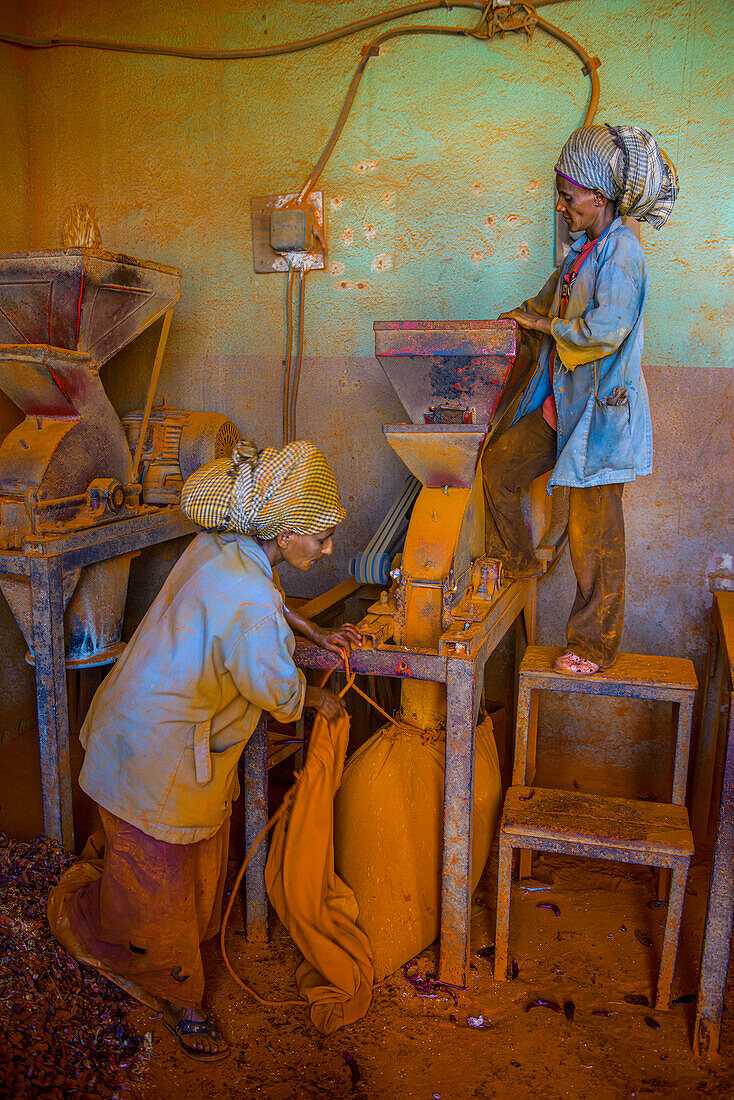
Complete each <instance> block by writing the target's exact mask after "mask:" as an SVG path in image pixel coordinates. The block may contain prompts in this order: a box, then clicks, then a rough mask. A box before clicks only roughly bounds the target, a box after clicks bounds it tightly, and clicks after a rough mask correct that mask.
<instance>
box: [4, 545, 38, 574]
mask: <svg viewBox="0 0 734 1100" xmlns="http://www.w3.org/2000/svg"><path fill="white" fill-rule="evenodd" d="M30 571H31V569H30V566H29V564H28V558H27V557H26V556H25V554H19V553H15V552H10V551H7V550H0V575H2V576H9V577H27V576H29V575H30Z"/></svg>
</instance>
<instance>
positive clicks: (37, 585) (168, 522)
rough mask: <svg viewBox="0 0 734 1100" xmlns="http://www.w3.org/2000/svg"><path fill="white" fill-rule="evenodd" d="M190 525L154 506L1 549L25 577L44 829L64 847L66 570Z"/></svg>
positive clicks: (68, 800)
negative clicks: (15, 547)
mask: <svg viewBox="0 0 734 1100" xmlns="http://www.w3.org/2000/svg"><path fill="white" fill-rule="evenodd" d="M196 530H198V528H197V527H196V526H195V525H194V524H193V523H191V521H190V520H188V519H186V517H185V516H184V514H183V512H182V511H181V510H180V508H158V509H156V510H155V511H151V512H147V513H143V514H142V515H139V516H134V517H133V518H131V519H121V520H115V521H113V522H111V523H106V524H101V525H100V526H99V527H88V528H85V529H84V530H81V531H71V532H69V533H68V534H59V535H55V534H54V535H43V536H37V535H35V536H32V537H31V538H27V539H26V540H25V541H24V542H23V548H22V550H18V551H7V550H4V551H0V574H5V575H8V576H15V577H28V578H29V580H30V585H31V606H32V614H33V655H34V658H35V662H36V703H37V708H38V740H39V747H40V752H41V787H42V795H43V828H44V832H45V833H46V835H47V836H50V837H51V838H52V839H53V840H56V841H58V842H59V844H61V845H62V846H63V847H64V848H65V849H66V850H67V851H73V850H74V816H73V805H72V793H71V768H70V759H69V710H68V703H67V696H66V665H65V662H64V591H63V588H64V574H67V573H71V572H72V571H73V570H75V569H80V568H82V567H83V566H85V565H92V564H93V563H94V562H99V561H105V560H106V559H108V558H116V557H118V556H119V555H121V554H129V553H131V552H134V551H136V550H143V549H145V548H146V547H148V546H156V545H158V543H161V542H167V541H168V540H169V539H175V538H179V537H181V536H182V535H188V534H193V533H194V532H195V531H196Z"/></svg>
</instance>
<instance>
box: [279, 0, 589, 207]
mask: <svg viewBox="0 0 734 1100" xmlns="http://www.w3.org/2000/svg"><path fill="white" fill-rule="evenodd" d="M536 20H537V22H536V26H538V27H540V29H541V30H543V31H545V33H546V34H548V35H550V37H552V38H556V39H557V40H558V41H559V42H561V43H562V44H563V45H564V46H567V47H568V49H570V50H572V51H573V53H575V54H576V56H577V57H578V58H580V60H581V61H582V62H583V64H584V72H585V73H586V74H587V76H588V77H589V80H590V82H591V96H590V98H589V106H588V108H587V110H586V117H585V118H584V122H583V125H584V126H590V125H591V123H592V121H593V119H594V116H595V114H596V108H597V106H598V103H599V75H598V73H597V71H596V70H597V67H598V65H599V60H598V58H592V57H590V56H589V55H588V54H587V53H586V51H585V50H584V48H583V46H581V45H580V44H579V43H578V42H577V41H576V39H575V38H572V37H571V35H570V34H566V32H565V31H562V30H561V29H560V28H559V27H556V26H554V25H553V24H552V23H548V22H547V21H546V20H545V19H541V18H540V16H537V17H536ZM480 23H481V20H480ZM480 23H478V24H477V26H476V27H474V28H472V29H471V30H468V29H466V28H464V27H433V26H420V27H397V28H395V29H394V30H390V31H385V32H384V33H383V34H380V35H378V36H377V38H374V39H373V40H372V41H371V42H369V43H368V44H367V45H366V46H363V48H362V56H361V58H360V61H359V64H358V65H357V69H356V72H355V74H354V76H353V77H352V82H351V84H350V85H349V89H348V91H347V94H346V98H345V100H344V105H343V107H342V109H341V112H340V114H339V117H338V119H337V120H336V125H335V126H334V129H333V130H332V132H331V136H330V137H329V140H328V141H327V143H326V145H325V147H324V151H323V153H322V154H321V156H320V157H319V159H318V161H317V162H316V165H315V166H314V169H313V171H312V172H311V175H310V176H309V177H308V179H307V180H306V182H305V183H304V185H303V187H302V188H301V191H300V193H299V195H298V199H297V202H299V203H302V202H305V200H306V199H307V198H308V196H309V195H310V194H311V192H312V191H313V189H314V187H315V186H316V181H317V180H318V178H319V176H320V175H321V173H322V172H323V170H324V168H325V167H326V164H327V161H328V159H329V157H330V156H331V154H332V152H333V150H334V147H335V145H336V143H337V141H338V140H339V138H340V136H341V132H342V130H343V129H344V126H345V123H346V121H347V118H348V116H349V111H350V109H351V106H352V104H353V102H354V98H355V96H356V94H357V89H358V88H359V85H360V83H361V80H362V76H363V75H364V71H365V69H366V68H367V64H368V62H369V60H370V58H371V57H376V56H377V55H378V53H379V49H380V46H381V45H383V43H385V42H388V41H389V40H390V39H392V38H402V37H405V36H407V35H414V34H427V35H436V34H438V35H450V36H453V37H459V38H466V39H469V38H477V37H479V36H478V35H477V34H476V33H475V32H476V31H477V28H478V27H479V26H480ZM481 41H484V37H483V36H482V37H481Z"/></svg>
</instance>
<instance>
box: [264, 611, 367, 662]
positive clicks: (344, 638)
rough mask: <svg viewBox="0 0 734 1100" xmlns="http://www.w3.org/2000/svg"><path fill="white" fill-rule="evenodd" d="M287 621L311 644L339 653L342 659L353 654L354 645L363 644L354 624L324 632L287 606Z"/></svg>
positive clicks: (343, 625)
mask: <svg viewBox="0 0 734 1100" xmlns="http://www.w3.org/2000/svg"><path fill="white" fill-rule="evenodd" d="M283 612H284V614H285V621H286V622H287V623H288V626H289V627H290V628H291V630H294V631H295V630H297V631H298V633H299V634H303V636H304V638H308V640H309V642H315V643H316V645H319V646H321V648H322V649H328V651H329V653H337V654H338V655H339V656H340V657H344V655H345V654H346V655H347V657H348V656H349V654H350V653H351V652H352V646H353V645H357V646H358V645H361V644H362V635H361V634H360V633H359V631H358V630H357V628H356V626H354V625H353V624H352V623H342V625H341V626H338V627H337V628H336V630H322V629H321V627H320V626H317V625H316V623H312V622H311V620H310V619H304V617H303V615H299V613H298V611H296V610H295V609H294V608H292V607H289V606H288V604H286V605H285V606H284V608H283Z"/></svg>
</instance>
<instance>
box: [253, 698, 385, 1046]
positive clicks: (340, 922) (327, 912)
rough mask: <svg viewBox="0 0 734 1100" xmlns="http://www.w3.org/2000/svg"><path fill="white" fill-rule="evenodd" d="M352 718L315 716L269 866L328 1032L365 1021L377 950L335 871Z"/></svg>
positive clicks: (313, 1005)
mask: <svg viewBox="0 0 734 1100" xmlns="http://www.w3.org/2000/svg"><path fill="white" fill-rule="evenodd" d="M348 740H349V718H348V717H347V715H346V714H344V715H343V716H342V717H341V718H339V719H338V720H337V721H336V722H326V721H325V719H324V718H323V717H321V715H317V717H316V721H315V722H314V727H313V732H312V734H311V739H310V742H309V747H308V756H307V758H306V763H305V765H304V768H303V771H302V772H301V774H300V776H299V778H298V782H297V783H296V785H295V787H294V788H293V789H292V792H289V794H288V795H287V796H286V797H287V798H290V800H291V803H290V807H289V808H288V809H287V811H286V812H285V813H284V814H283V816H282V817H281V818H280V819H279V820H278V822H277V824H276V826H275V828H274V830H273V838H272V841H271V844H270V851H269V853H268V861H267V864H266V867H265V885H266V887H267V891H268V897H269V898H270V901H271V903H272V905H273V908H274V909H275V911H276V913H277V914H278V916H279V917H280V919H281V921H282V922H283V924H284V925H285V927H286V928H287V929H288V932H289V933H290V935H291V939H292V940H293V941H294V943H295V944H296V946H297V947H298V949H299V950H300V951H301V954H302V955H303V962H302V963H301V965H300V966H299V967H298V969H297V970H296V983H297V985H298V992H299V993H300V995H301V996H302V997H304V998H305V999H306V1000H307V1001H308V1002H309V1008H310V1013H311V1022H312V1023H313V1025H314V1027H316V1028H318V1030H319V1031H320V1032H322V1034H324V1035H330V1034H331V1032H332V1031H335V1030H336V1029H337V1028H338V1027H341V1026H342V1025H343V1024H350V1023H353V1022H354V1021H355V1020H360V1019H361V1018H362V1016H364V1014H365V1013H366V1012H367V1009H368V1008H369V1006H370V1003H371V1001H372V984H373V969H372V952H371V950H370V944H369V940H368V939H367V936H366V935H365V934H364V932H363V931H361V930H360V929H359V928H358V927H357V923H356V922H357V915H358V914H357V903H356V901H355V898H354V894H353V892H352V891H351V890H350V889H349V887H348V886H346V885H345V883H344V882H342V880H341V879H340V878H339V877H338V876H337V875H336V874H335V873H334V795H335V793H336V790H337V788H338V786H339V783H340V780H341V776H342V768H343V766H344V756H345V754H346V751H347V742H348Z"/></svg>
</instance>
